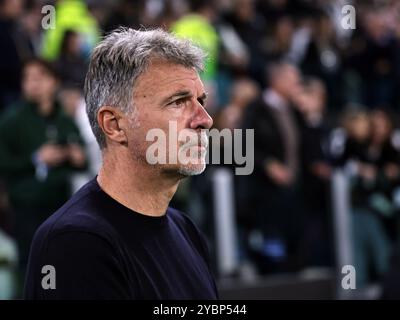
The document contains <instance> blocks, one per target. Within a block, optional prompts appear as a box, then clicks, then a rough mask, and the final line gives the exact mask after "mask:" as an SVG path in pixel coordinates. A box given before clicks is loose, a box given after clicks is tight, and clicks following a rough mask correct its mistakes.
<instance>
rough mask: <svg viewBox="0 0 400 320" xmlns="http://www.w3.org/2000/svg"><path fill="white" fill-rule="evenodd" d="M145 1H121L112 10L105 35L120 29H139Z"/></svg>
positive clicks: (106, 24) (106, 23) (105, 26)
mask: <svg viewBox="0 0 400 320" xmlns="http://www.w3.org/2000/svg"><path fill="white" fill-rule="evenodd" d="M144 5H145V1H137V0H121V1H118V3H117V4H116V6H115V7H113V8H112V9H111V11H110V12H109V14H108V18H107V19H106V22H105V25H104V31H105V33H108V32H110V31H112V30H114V29H116V28H119V27H130V28H139V27H140V24H141V23H140V22H141V16H142V15H143V11H144V8H143V7H144Z"/></svg>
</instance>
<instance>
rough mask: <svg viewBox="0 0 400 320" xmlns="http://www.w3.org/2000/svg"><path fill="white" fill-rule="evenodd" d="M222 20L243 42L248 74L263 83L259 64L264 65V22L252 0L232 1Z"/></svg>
mask: <svg viewBox="0 0 400 320" xmlns="http://www.w3.org/2000/svg"><path fill="white" fill-rule="evenodd" d="M224 20H225V21H226V22H227V23H228V24H230V25H231V26H232V27H233V29H234V30H235V31H236V33H237V34H238V36H239V37H240V40H241V41H242V42H243V43H244V44H245V46H246V47H245V48H246V49H245V50H246V55H248V57H246V60H247V61H243V62H246V65H247V66H246V67H247V68H246V69H247V70H248V74H249V75H250V76H251V77H252V78H253V79H255V80H257V81H258V82H259V83H260V84H265V81H264V80H265V79H264V72H263V70H262V68H260V66H263V65H265V63H266V60H265V55H264V53H265V48H264V46H265V38H266V32H265V30H266V22H265V20H264V18H263V16H261V15H260V14H258V12H257V11H256V7H255V1H254V0H237V1H234V4H233V9H232V10H231V12H229V13H227V14H226V15H225V17H224Z"/></svg>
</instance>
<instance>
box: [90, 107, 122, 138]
mask: <svg viewBox="0 0 400 320" xmlns="http://www.w3.org/2000/svg"><path fill="white" fill-rule="evenodd" d="M123 117H124V115H123V114H122V113H121V112H120V111H119V110H117V109H116V108H113V107H110V106H103V107H101V108H100V109H99V111H98V112H97V122H98V123H99V126H100V128H101V129H102V130H103V133H104V134H105V135H106V137H108V139H110V140H112V141H114V142H116V143H118V144H127V142H128V137H127V136H126V134H125V131H124V130H123V129H122V127H121V124H122V120H123Z"/></svg>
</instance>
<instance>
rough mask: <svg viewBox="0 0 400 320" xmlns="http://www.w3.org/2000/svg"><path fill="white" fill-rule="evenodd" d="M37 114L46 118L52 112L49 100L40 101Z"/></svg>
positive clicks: (51, 104)
mask: <svg viewBox="0 0 400 320" xmlns="http://www.w3.org/2000/svg"><path fill="white" fill-rule="evenodd" d="M38 110H39V113H40V114H41V115H43V116H48V115H49V114H50V113H51V111H52V110H53V101H52V100H51V99H42V100H40V101H39V102H38Z"/></svg>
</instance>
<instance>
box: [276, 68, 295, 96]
mask: <svg viewBox="0 0 400 320" xmlns="http://www.w3.org/2000/svg"><path fill="white" fill-rule="evenodd" d="M276 85H277V87H278V90H279V92H280V93H281V94H283V95H284V96H285V97H286V98H288V99H292V98H294V97H295V95H296V94H298V93H299V91H300V90H301V86H300V75H299V72H298V70H297V69H296V67H294V66H292V65H285V66H283V67H282V68H281V70H280V72H279V75H278V76H277V82H276Z"/></svg>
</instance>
